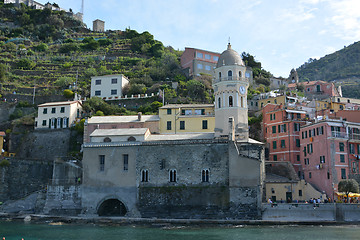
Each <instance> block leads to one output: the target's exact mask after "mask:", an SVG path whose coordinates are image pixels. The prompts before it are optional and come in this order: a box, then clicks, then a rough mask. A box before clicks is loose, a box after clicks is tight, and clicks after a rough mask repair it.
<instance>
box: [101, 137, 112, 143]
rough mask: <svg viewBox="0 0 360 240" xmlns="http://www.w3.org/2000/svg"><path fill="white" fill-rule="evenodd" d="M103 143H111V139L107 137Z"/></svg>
mask: <svg viewBox="0 0 360 240" xmlns="http://www.w3.org/2000/svg"><path fill="white" fill-rule="evenodd" d="M103 142H111V138H109V137H106V138H104V140H103Z"/></svg>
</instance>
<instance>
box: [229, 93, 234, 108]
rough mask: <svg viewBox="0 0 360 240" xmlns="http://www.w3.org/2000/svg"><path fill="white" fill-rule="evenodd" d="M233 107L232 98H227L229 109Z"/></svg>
mask: <svg viewBox="0 0 360 240" xmlns="http://www.w3.org/2000/svg"><path fill="white" fill-rule="evenodd" d="M232 106H233V97H232V96H229V107H232Z"/></svg>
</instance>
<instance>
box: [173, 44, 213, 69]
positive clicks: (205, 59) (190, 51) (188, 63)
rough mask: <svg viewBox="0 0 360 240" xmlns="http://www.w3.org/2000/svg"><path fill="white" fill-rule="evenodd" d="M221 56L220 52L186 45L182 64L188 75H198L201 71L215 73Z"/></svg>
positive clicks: (181, 60)
mask: <svg viewBox="0 0 360 240" xmlns="http://www.w3.org/2000/svg"><path fill="white" fill-rule="evenodd" d="M219 57H220V53H216V52H210V51H207V50H201V49H196V48H188V47H186V48H185V51H184V52H183V54H182V55H181V57H180V64H181V67H182V68H183V69H184V72H185V74H186V75H187V76H198V75H200V73H206V74H210V75H213V73H214V69H215V67H216V63H217V62H218V60H219Z"/></svg>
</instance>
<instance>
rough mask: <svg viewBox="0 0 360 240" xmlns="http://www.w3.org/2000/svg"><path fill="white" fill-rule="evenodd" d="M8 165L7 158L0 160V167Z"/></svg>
mask: <svg viewBox="0 0 360 240" xmlns="http://www.w3.org/2000/svg"><path fill="white" fill-rule="evenodd" d="M8 166H10V162H9V160H7V159H3V160H1V162H0V167H8Z"/></svg>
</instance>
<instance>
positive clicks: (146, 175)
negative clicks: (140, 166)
mask: <svg viewBox="0 0 360 240" xmlns="http://www.w3.org/2000/svg"><path fill="white" fill-rule="evenodd" d="M148 181H149V171H148V170H147V169H144V170H142V171H141V182H148Z"/></svg>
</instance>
